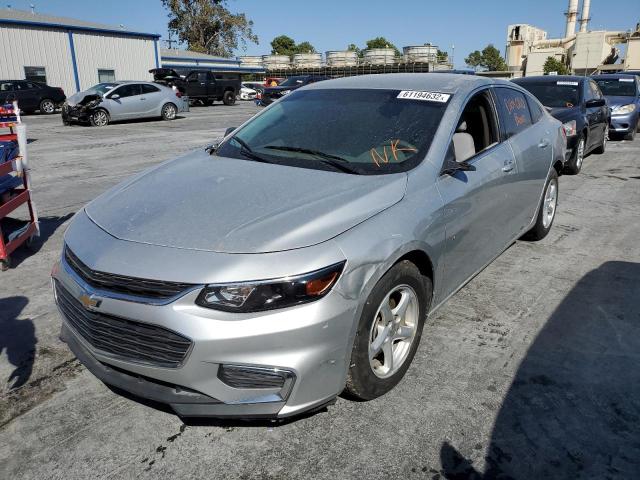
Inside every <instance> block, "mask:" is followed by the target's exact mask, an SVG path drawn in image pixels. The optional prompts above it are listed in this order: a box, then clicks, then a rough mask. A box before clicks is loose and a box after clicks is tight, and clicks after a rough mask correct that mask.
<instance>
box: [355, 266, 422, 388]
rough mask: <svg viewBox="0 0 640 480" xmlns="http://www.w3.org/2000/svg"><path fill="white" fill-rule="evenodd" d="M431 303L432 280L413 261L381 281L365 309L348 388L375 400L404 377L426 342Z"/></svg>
mask: <svg viewBox="0 0 640 480" xmlns="http://www.w3.org/2000/svg"><path fill="white" fill-rule="evenodd" d="M430 301H431V280H430V279H429V278H427V277H425V276H423V275H422V274H421V273H420V270H418V267H416V266H415V265H414V264H413V263H411V262H409V261H408V260H403V261H402V262H400V263H397V264H396V265H394V266H393V267H392V268H391V269H390V270H389V271H388V272H387V273H386V274H385V275H384V276H383V277H382V278H381V279H380V281H379V282H378V284H377V285H376V286H375V287H374V289H373V291H372V292H371V294H370V295H369V298H368V299H367V302H366V304H365V306H364V309H363V311H362V315H361V317H360V321H359V323H358V330H357V332H356V337H355V340H354V344H353V349H352V352H351V362H350V367H349V373H348V377H347V384H346V389H345V391H346V392H347V393H348V394H350V395H352V396H354V397H357V398H359V399H362V400H371V399H373V398H376V397H379V396H381V395H384V394H385V393H387V392H388V391H389V390H391V389H392V388H393V387H394V386H395V385H396V384H397V383H398V382H399V381H400V380H401V379H402V377H403V376H404V374H405V373H406V371H407V369H408V368H409V365H410V364H411V361H412V360H413V357H414V355H415V353H416V350H417V348H418V344H419V343H420V337H421V335H422V327H423V325H424V320H425V317H426V315H427V309H428V307H429V303H430Z"/></svg>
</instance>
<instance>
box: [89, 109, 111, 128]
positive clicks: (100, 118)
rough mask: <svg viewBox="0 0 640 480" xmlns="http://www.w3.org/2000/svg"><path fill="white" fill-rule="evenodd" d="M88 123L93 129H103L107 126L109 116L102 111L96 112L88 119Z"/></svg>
mask: <svg viewBox="0 0 640 480" xmlns="http://www.w3.org/2000/svg"><path fill="white" fill-rule="evenodd" d="M89 121H90V122H91V125H93V126H94V127H105V126H107V125H109V114H108V113H107V112H106V111H104V110H96V111H95V112H93V113H92V114H91V116H90V117H89Z"/></svg>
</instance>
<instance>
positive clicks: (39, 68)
mask: <svg viewBox="0 0 640 480" xmlns="http://www.w3.org/2000/svg"><path fill="white" fill-rule="evenodd" d="M159 38H160V35H157V34H154V33H142V32H133V31H128V30H125V29H122V28H117V27H113V26H109V25H101V24H97V23H91V22H84V21H82V20H75V19H71V18H62V17H53V16H49V15H41V14H38V13H31V12H26V11H22V10H14V9H2V10H0V79H2V80H14V79H27V80H34V81H41V82H46V83H47V84H49V85H51V86H55V87H62V88H63V89H64V91H65V92H66V93H67V95H70V94H72V93H75V92H77V91H80V90H84V89H86V88H88V87H90V86H92V85H95V84H96V83H99V82H104V81H113V80H151V74H149V70H150V69H152V68H157V67H159V66H160V59H159V46H158V39H159Z"/></svg>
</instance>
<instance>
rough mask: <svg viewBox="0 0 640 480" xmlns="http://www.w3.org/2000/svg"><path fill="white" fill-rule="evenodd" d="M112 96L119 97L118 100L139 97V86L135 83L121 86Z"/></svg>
mask: <svg viewBox="0 0 640 480" xmlns="http://www.w3.org/2000/svg"><path fill="white" fill-rule="evenodd" d="M114 94H118V95H120V98H127V97H133V96H134V95H140V85H139V84H137V83H130V84H127V85H122V86H121V87H120V88H118V89H117V90H115V91H114V92H113V93H112V94H111V95H114ZM111 95H110V96H111Z"/></svg>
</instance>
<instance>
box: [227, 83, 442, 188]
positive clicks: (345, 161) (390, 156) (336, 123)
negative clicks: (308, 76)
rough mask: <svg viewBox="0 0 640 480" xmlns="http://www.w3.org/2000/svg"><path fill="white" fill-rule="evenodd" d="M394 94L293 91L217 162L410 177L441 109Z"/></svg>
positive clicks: (232, 141)
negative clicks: (228, 159)
mask: <svg viewBox="0 0 640 480" xmlns="http://www.w3.org/2000/svg"><path fill="white" fill-rule="evenodd" d="M399 93H400V91H399V90H351V89H336V90H332V89H321V90H297V91H295V92H293V93H291V94H290V95H288V96H286V97H284V98H283V99H282V100H279V101H278V102H277V103H275V104H274V105H273V106H272V107H270V108H269V109H268V110H266V111H265V112H264V113H263V114H261V115H259V116H257V117H256V118H255V119H253V120H252V121H251V122H249V123H248V124H247V125H245V126H244V127H243V128H242V129H241V130H239V131H238V133H237V134H236V135H234V136H233V137H231V138H230V139H228V140H227V141H226V142H224V143H223V144H222V145H221V146H220V147H219V148H218V150H217V152H216V154H217V155H219V156H223V157H233V158H242V159H252V160H255V161H268V162H272V163H281V164H287V165H292V166H298V167H304V168H317V169H325V170H336V171H338V170H339V171H344V172H348V173H357V174H371V175H376V174H385V173H395V172H402V171H406V170H409V169H410V168H413V167H414V166H416V165H417V164H418V163H419V162H420V160H421V159H422V158H424V156H425V155H426V153H427V151H428V150H429V147H430V145H431V141H432V139H433V136H434V134H435V132H436V130H437V128H438V125H439V124H440V120H441V119H442V115H443V113H444V111H445V109H446V106H447V103H446V102H444V103H441V102H437V101H428V100H424V99H420V98H418V99H415V98H411V99H409V98H402V99H400V98H397V97H398V95H399Z"/></svg>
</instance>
